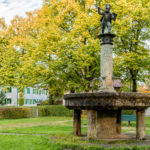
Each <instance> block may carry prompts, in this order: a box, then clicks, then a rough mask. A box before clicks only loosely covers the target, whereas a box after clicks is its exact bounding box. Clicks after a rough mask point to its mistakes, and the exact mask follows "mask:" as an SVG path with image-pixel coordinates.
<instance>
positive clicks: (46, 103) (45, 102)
mask: <svg viewBox="0 0 150 150" xmlns="http://www.w3.org/2000/svg"><path fill="white" fill-rule="evenodd" d="M40 105H50V102H49V100H45V101H42V102H41V103H40Z"/></svg>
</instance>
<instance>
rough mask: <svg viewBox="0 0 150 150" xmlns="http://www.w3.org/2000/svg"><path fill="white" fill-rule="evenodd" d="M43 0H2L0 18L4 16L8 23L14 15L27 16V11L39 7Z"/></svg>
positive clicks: (0, 2)
mask: <svg viewBox="0 0 150 150" xmlns="http://www.w3.org/2000/svg"><path fill="white" fill-rule="evenodd" d="M41 6H42V0H0V18H1V17H4V18H5V21H6V23H7V24H9V22H10V20H12V19H13V17H14V16H16V15H19V16H25V12H27V11H33V10H35V9H39V8H41Z"/></svg>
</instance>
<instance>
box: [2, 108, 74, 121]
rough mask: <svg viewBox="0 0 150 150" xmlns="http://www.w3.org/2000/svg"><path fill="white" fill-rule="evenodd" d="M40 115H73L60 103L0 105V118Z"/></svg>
mask: <svg viewBox="0 0 150 150" xmlns="http://www.w3.org/2000/svg"><path fill="white" fill-rule="evenodd" d="M38 116H39V117H42V116H63V117H65V116H66V117H70V116H73V111H72V110H69V109H67V108H66V107H64V106H62V105H46V106H38V107H19V106H18V107H16V106H15V107H0V118H3V119H19V118H35V117H38Z"/></svg>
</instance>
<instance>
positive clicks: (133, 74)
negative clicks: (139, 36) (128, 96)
mask: <svg viewBox="0 0 150 150" xmlns="http://www.w3.org/2000/svg"><path fill="white" fill-rule="evenodd" d="M137 72H138V71H133V70H130V74H131V80H132V83H133V84H132V92H137V80H136V77H137Z"/></svg>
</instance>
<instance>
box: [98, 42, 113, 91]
mask: <svg viewBox="0 0 150 150" xmlns="http://www.w3.org/2000/svg"><path fill="white" fill-rule="evenodd" d="M112 48H113V45H111V44H104V45H102V49H101V59H100V60H101V64H103V65H101V87H100V91H112V92H115V90H114V88H113V81H112V74H113V59H112Z"/></svg>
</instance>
